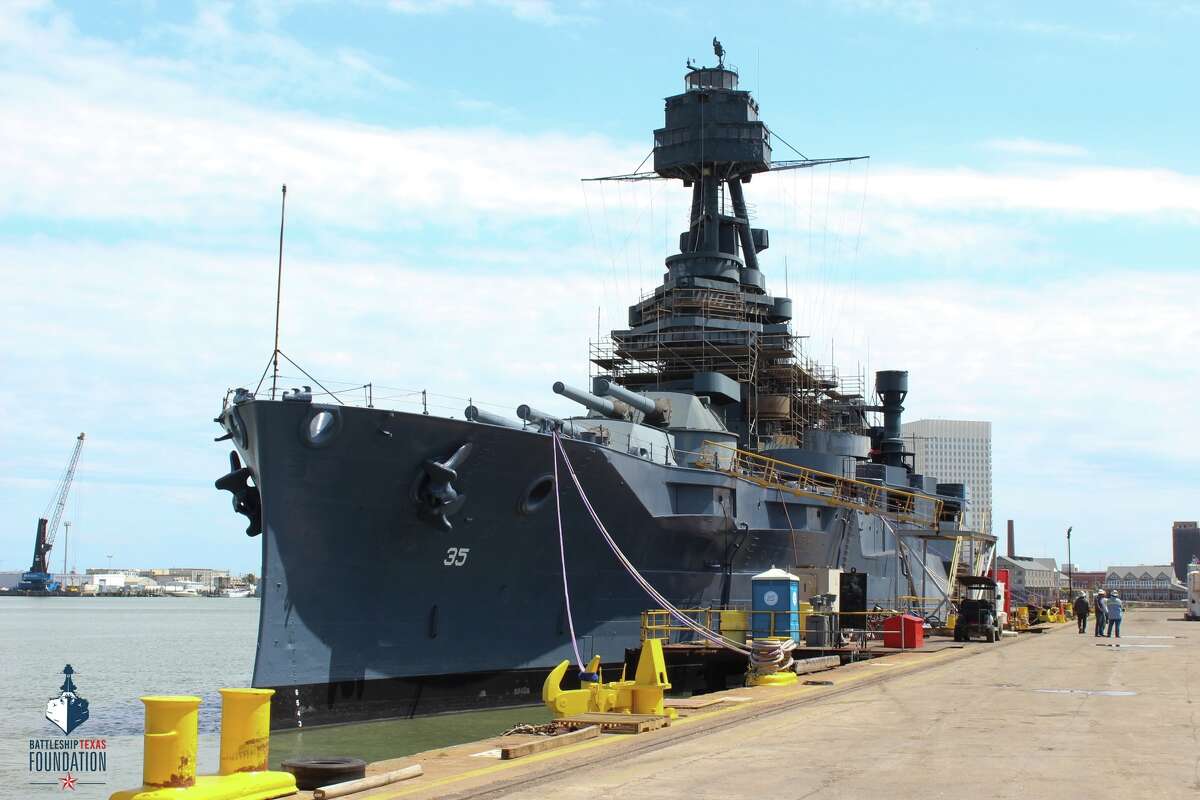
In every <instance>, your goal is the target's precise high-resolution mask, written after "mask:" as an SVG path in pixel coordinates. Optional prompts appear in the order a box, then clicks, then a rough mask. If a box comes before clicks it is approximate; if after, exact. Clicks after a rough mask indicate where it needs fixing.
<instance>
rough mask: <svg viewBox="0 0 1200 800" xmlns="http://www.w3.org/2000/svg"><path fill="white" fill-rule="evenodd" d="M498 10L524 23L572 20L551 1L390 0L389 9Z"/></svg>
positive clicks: (418, 11)
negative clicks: (483, 8) (488, 8)
mask: <svg viewBox="0 0 1200 800" xmlns="http://www.w3.org/2000/svg"><path fill="white" fill-rule="evenodd" d="M480 6H482V7H485V8H486V7H491V8H498V9H502V10H504V11H507V12H508V13H510V14H512V15H513V17H515V18H516V19H519V20H522V21H524V22H534V23H537V24H539V25H558V24H561V23H563V22H566V21H567V20H568V19H572V17H569V16H567V15H564V14H562V13H561V12H560V11H559V10H558V6H557V4H555V3H553V2H551V1H550V0H390V2H389V3H388V7H389V8H391V9H392V10H393V11H397V12H399V13H401V14H444V13H447V12H450V11H461V10H464V9H470V8H476V7H480Z"/></svg>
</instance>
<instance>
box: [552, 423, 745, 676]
mask: <svg viewBox="0 0 1200 800" xmlns="http://www.w3.org/2000/svg"><path fill="white" fill-rule="evenodd" d="M551 435H552V440H553V442H554V446H555V447H556V448H557V450H558V452H559V453H561V454H562V458H563V464H564V465H565V466H566V468H567V473H568V474H569V475H570V476H571V481H572V483H574V484H575V490H576V491H577V492H578V493H579V499H580V500H582V501H583V505H584V507H585V508H586V509H587V511H588V514H589V515H590V516H591V518H592V521H593V522H594V523H595V524H596V529H597V530H599V531H600V535H601V536H602V537H603V538H604V541H605V543H607V544H608V547H609V549H610V550H612V552H613V555H615V556H616V557H617V560H618V561H620V562H621V566H623V567H624V568H625V571H626V572H628V573H629V575H630V577H632V578H633V579H634V580H635V581H636V582H637V584H638V585H639V586H641V587H642V590H643V591H645V592H646V594H648V595H649V596H650V598H651V599H652V600H654V601H655V602H657V603H658V604H659V605H660V606H661V607H662V608H663V609H664V610H665V611H667V612H669V613H670V614H671V616H673V617H674V618H675V619H676V620H677V621H679V623H680V624H682V625H684V626H686V627H688V628H690V629H691V630H692V631H693V632H694V633H696V634H698V635H699V636H701V637H703V638H704V639H706V640H708V641H709V642H712V643H713V644H715V645H718V646H719V647H724V648H726V649H728V650H734V651H736V652H739V653H742V654H743V655H747V656H748V655H750V648H748V647H746V646H745V645H744V644H741V643H739V642H735V641H734V640H732V639H729V638H727V637H725V636H723V635H721V634H720V633H717V632H715V631H712V630H710V629H708V628H706V627H704V626H703V625H701V624H699V623H698V622H696V621H695V620H693V619H692V618H691V617H689V616H687V615H686V614H684V613H683V612H682V611H680V610H679V609H678V608H676V607H675V606H674V605H673V604H672V603H671V602H670V601H669V600H667V599H666V598H665V597H663V595H662V594H660V593H659V592H658V590H657V589H655V588H654V586H653V585H652V584H651V583H650V582H649V581H648V580H646V578H645V577H644V576H643V575H642V574H641V573H640V572H638V570H637V568H636V567H635V566H634V565H633V563H632V562H631V561H630V560H629V558H628V557H627V556H626V555H625V554H624V553H623V552H622V551H621V548H620V547H619V546H618V545H617V543H616V541H615V540H614V539H613V538H612V535H611V534H609V532H608V529H607V528H605V527H604V523H603V522H602V521H601V520H600V516H599V515H598V514H597V513H596V509H594V508H593V507H592V503H591V501H590V500H588V496H587V494H585V493H584V491H583V485H582V484H581V483H580V481H579V476H578V475H576V474H575V467H574V466H573V465H572V464H571V459H570V458H569V457H568V456H567V451H566V448H565V447H563V444H562V439H561V438H560V437H559V435H558V432H557V431H552V432H551ZM560 531H561V528H560Z"/></svg>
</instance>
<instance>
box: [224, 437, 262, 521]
mask: <svg viewBox="0 0 1200 800" xmlns="http://www.w3.org/2000/svg"><path fill="white" fill-rule="evenodd" d="M251 477H252V473H251V471H250V468H249V467H243V466H242V462H241V459H239V458H238V454H237V451H236V450H230V451H229V474H228V475H225V476H223V477H220V478H217V482H216V487H217V488H218V489H220V490H221V491H223V492H229V493H230V494H232V495H233V510H234V511H236V512H237V513H239V514H241V515H242V516H244V517H245V518H246V519H248V520H250V524H249V525H247V526H246V535H247V536H258V535H259V534H260V533H262V496H261V495H259V493H258V487H257V486H251V485H250V478H251Z"/></svg>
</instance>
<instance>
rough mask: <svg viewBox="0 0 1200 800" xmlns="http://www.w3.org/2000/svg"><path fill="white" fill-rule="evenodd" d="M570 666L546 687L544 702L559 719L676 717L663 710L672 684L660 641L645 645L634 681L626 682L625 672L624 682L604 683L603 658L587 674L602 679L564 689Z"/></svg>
mask: <svg viewBox="0 0 1200 800" xmlns="http://www.w3.org/2000/svg"><path fill="white" fill-rule="evenodd" d="M570 667H571V662H570V661H563V662H561V663H560V664H559V665H558V666H557V667H555V668H554V669H553V670H551V672H550V674H549V675H547V676H546V682H545V683H543V684H542V702H543V703H545V704H546V707H547V708H549V709H550V711H551V712H553V714H554V716H555V717H556V718H558V719H561V718H563V717H574V716H578V715H579V714H586V713H588V712H601V713H602V712H615V713H620V714H655V715H658V716H668V717H671V718H674V717H675V716H676V714H675V710H674V709H668V708H664V707H663V697H664V695H665V693H666V690H667V689H670V688H671V684H670V683H668V682H667V662H666V659H665V658H664V657H663V649H662V641H661V640H659V639H647V640H645V641H644V642H642V652H641V654H640V655H639V656H638V665H637V672H636V673H635V674H634V678H633V680H631V681H628V680H625V675H624V670H622V675H621V680H619V681H612V682H611V683H604V681H603V676H601V675H600V656H593V657H592V660H591V661H590V662H588V666H587V672H589V673H592V674H594V675H597V676H599V679H598V680H595V681H584V683H585V684H586V685H584V686H582V687H581V688H579V689H563V688H562V679H563V677H564V676H565V675H566V674H567V670H568V669H570Z"/></svg>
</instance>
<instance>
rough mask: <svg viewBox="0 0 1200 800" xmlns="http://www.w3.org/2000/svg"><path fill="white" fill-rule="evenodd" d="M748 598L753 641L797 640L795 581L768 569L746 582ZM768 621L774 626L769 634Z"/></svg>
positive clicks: (779, 571)
mask: <svg viewBox="0 0 1200 800" xmlns="http://www.w3.org/2000/svg"><path fill="white" fill-rule="evenodd" d="M750 597H751V605H750V610H751V616H752V617H753V624H752V628H753V632H754V638H755V639H765V638H766V637H768V636H778V637H790V638H792V639H795V640H796V641H799V640H800V579H799V578H797V577H796V576H795V575H793V574H792V573H790V572H785V571H784V570H781V569H777V568H775V567H771V568H770V569H769V570H767V571H766V572H761V573H759V574H758V575H755V576H754V577H753V578H751V579H750ZM767 612H774V614H773V615H772V614H770V613H767ZM772 618H773V619H774V623H775V625H774V630H773V631H772V627H771V622H772Z"/></svg>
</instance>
